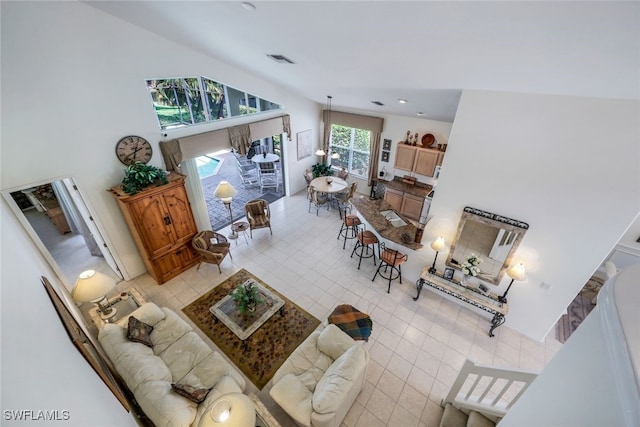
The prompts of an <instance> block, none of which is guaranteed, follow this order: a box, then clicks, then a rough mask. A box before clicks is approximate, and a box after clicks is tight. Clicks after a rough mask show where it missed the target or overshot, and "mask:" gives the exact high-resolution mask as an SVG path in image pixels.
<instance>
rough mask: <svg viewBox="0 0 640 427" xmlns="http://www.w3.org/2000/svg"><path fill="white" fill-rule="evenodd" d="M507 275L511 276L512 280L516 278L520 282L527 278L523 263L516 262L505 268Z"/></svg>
mask: <svg viewBox="0 0 640 427" xmlns="http://www.w3.org/2000/svg"><path fill="white" fill-rule="evenodd" d="M507 276H509V277H511V278H512V279H513V280H517V281H518V282H521V281H523V280H526V279H527V275H526V274H525V268H524V264H523V263H518V264H516V265H514V266H512V267H511V268H509V269H508V270H507Z"/></svg>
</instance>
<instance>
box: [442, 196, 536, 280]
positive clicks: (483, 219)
mask: <svg viewBox="0 0 640 427" xmlns="http://www.w3.org/2000/svg"><path fill="white" fill-rule="evenodd" d="M467 221H476V222H479V223H482V224H487V225H491V226H494V227H497V228H501V229H504V230H506V231H511V232H517V236H516V238H515V240H514V242H513V245H512V246H511V249H510V250H509V253H508V254H507V257H506V259H505V261H504V263H503V264H502V267H501V268H500V271H499V272H498V274H497V275H496V276H495V277H489V278H487V277H478V278H479V279H480V280H482V281H484V282H488V283H491V284H494V285H498V284H499V283H500V281H501V280H502V278H503V277H504V273H505V272H506V270H507V268H509V266H510V265H511V263H512V259H513V255H514V253H515V252H516V250H517V249H518V246H520V242H521V241H522V238H523V237H524V235H525V233H526V231H527V230H528V229H529V224H527V223H526V222H522V221H519V220H516V219H512V218H507V217H505V216H502V215H497V214H494V213H491V212H486V211H483V210H480V209H476V208H472V207H470V206H465V208H464V210H463V211H462V215H461V216H460V222H459V223H458V232H457V233H456V237H455V239H454V240H453V242H452V243H451V247H450V248H449V254H448V255H447V261H446V265H448V266H449V267H452V268H455V269H456V270H460V265H459V264H454V263H453V262H452V260H453V253H454V252H455V249H456V245H457V244H458V242H459V240H460V235H461V234H462V230H463V229H464V226H465V224H466V223H467Z"/></svg>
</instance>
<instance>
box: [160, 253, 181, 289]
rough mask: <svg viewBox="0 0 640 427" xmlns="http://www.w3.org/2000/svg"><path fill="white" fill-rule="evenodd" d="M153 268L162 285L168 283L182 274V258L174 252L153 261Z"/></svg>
mask: <svg viewBox="0 0 640 427" xmlns="http://www.w3.org/2000/svg"><path fill="white" fill-rule="evenodd" d="M153 266H154V271H155V273H156V275H157V278H158V281H159V282H160V283H163V282H166V281H167V280H169V279H171V278H172V277H175V276H177V275H178V274H180V272H182V264H181V263H180V258H179V257H178V256H177V255H176V254H175V253H174V252H170V253H168V254H166V255H163V256H161V257H160V258H157V259H155V260H153Z"/></svg>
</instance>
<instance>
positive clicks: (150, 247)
mask: <svg viewBox="0 0 640 427" xmlns="http://www.w3.org/2000/svg"><path fill="white" fill-rule="evenodd" d="M184 181H185V176H183V175H180V174H175V173H174V174H170V175H169V183H168V184H165V185H161V186H150V187H147V188H145V189H143V190H142V191H140V192H138V193H136V194H132V195H129V194H126V193H124V191H122V187H121V186H116V187H113V188H112V189H111V193H112V194H113V195H114V197H115V198H116V200H117V201H118V206H119V207H120V210H121V211H122V214H123V215H124V219H125V222H126V223H127V226H128V227H129V231H131V234H132V236H133V239H134V241H135V243H136V246H137V247H138V250H139V251H140V255H141V256H142V259H143V261H144V263H145V266H146V267H147V271H148V273H149V274H150V275H151V276H152V277H153V278H154V279H155V280H156V281H157V282H158V284H162V283H164V282H166V281H167V280H169V279H171V278H173V277H175V276H177V275H178V274H180V273H182V272H183V271H185V270H187V269H189V268H190V267H191V266H193V265H195V264H197V263H198V259H199V256H198V254H197V253H196V252H195V250H194V249H193V248H192V246H191V239H192V238H193V236H194V235H195V234H196V231H197V230H196V225H195V221H194V219H193V213H192V211H191V205H190V204H189V199H188V197H187V192H186V190H185V187H184Z"/></svg>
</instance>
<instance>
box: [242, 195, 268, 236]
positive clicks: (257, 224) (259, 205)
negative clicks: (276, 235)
mask: <svg viewBox="0 0 640 427" xmlns="http://www.w3.org/2000/svg"><path fill="white" fill-rule="evenodd" d="M244 210H245V213H246V215H247V221H248V222H249V236H251V238H252V239H253V230H254V229H257V228H267V227H268V228H269V232H270V233H271V235H272V236H273V231H272V230H271V210H270V209H269V202H267V201H266V200H264V199H254V200H249V201H248V202H247V204H246V205H244Z"/></svg>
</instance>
